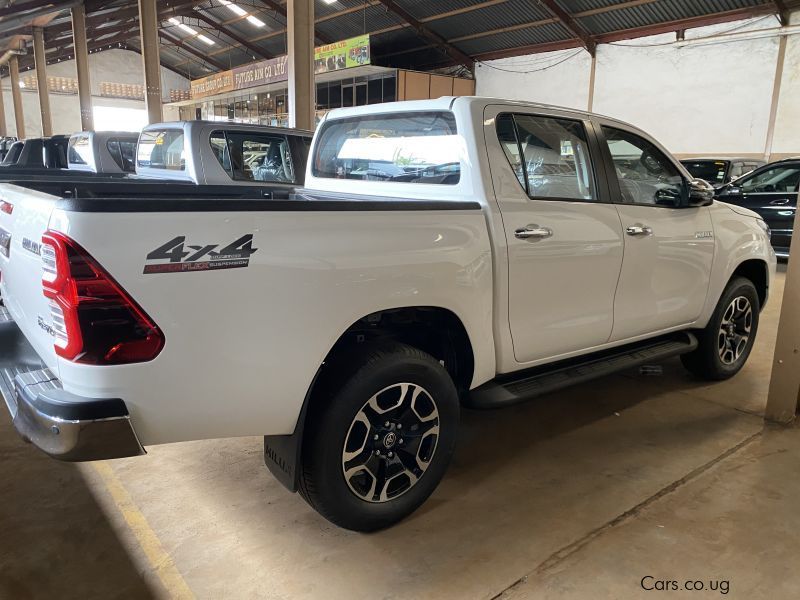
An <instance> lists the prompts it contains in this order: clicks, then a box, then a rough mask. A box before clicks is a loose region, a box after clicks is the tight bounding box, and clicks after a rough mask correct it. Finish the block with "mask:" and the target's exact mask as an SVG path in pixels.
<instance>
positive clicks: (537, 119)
mask: <svg viewBox="0 0 800 600" xmlns="http://www.w3.org/2000/svg"><path fill="white" fill-rule="evenodd" d="M497 135H498V138H499V140H500V144H501V146H502V147H503V150H504V152H505V154H506V158H507V159H508V161H509V164H510V165H511V168H512V169H513V170H514V173H515V174H516V176H517V179H519V181H520V183H521V184H522V186H523V187H524V188H525V191H526V193H527V194H528V196H530V197H531V198H547V199H564V200H596V199H597V196H596V193H595V185H594V174H593V172H592V163H591V159H590V158H589V147H588V143H587V141H586V131H585V130H584V127H583V124H582V123H581V122H579V121H571V120H569V119H558V118H554V117H545V116H534V115H519V114H516V115H513V117H512V116H511V115H500V116H499V117H498V119H497ZM515 146H516V148H515Z"/></svg>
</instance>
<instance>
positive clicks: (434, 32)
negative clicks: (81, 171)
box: [0, 0, 800, 72]
mask: <svg viewBox="0 0 800 600" xmlns="http://www.w3.org/2000/svg"><path fill="white" fill-rule="evenodd" d="M556 2H557V3H558V4H559V6H560V7H561V8H562V9H563V10H564V11H565V12H567V13H568V14H570V15H571V16H572V17H573V19H574V20H575V21H576V22H577V23H578V24H579V25H580V27H581V28H582V29H583V30H585V33H586V34H588V35H589V36H592V37H595V36H599V41H600V42H603V41H604V40H605V41H607V40H612V39H619V38H621V37H627V36H630V35H633V36H636V35H645V34H647V33H648V32H654V31H656V30H655V29H654V28H656V27H657V28H659V29H658V30H659V31H669V27H671V26H674V27H675V29H679V28H684V27H686V26H687V25H692V26H699V25H701V24H703V23H704V22H707V21H704V20H703V19H706V20H710V19H713V20H714V21H717V22H718V21H720V20H733V19H737V18H746V17H748V16H752V15H757V14H765V13H766V12H769V11H771V12H777V9H776V8H775V3H774V2H771V1H769V0H556ZM87 4H88V3H87ZM784 4H787V5H790V6H800V0H784ZM238 5H239V6H240V7H241V8H242V9H244V10H245V11H247V12H248V13H249V14H251V15H253V16H255V17H257V18H258V19H260V20H261V21H263V22H264V24H265V25H264V27H258V26H256V25H254V24H253V23H251V22H248V21H247V20H246V19H245V18H243V17H241V16H237V15H236V14H235V12H234V11H232V10H231V9H230V8H229V7H226V6H223V5H222V4H221V3H220V2H219V0H204V1H202V2H188V1H187V2H183V1H182V0H170V3H169V6H167V4H166V3H165V2H159V8H160V10H161V15H160V16H161V18H162V27H164V28H165V29H167V28H168V29H167V30H168V31H169V33H170V34H171V35H173V36H175V37H177V38H178V39H180V40H181V42H182V43H183V44H186V45H187V46H188V47H190V48H192V49H193V50H194V51H195V52H196V53H199V54H200V56H195V55H192V54H190V53H189V52H188V51H187V50H185V49H180V48H176V47H174V46H163V47H162V56H161V59H162V63H164V64H167V65H170V66H171V67H173V68H174V69H175V70H177V71H181V72H185V71H186V69H187V68H190V67H191V69H192V70H193V71H195V70H198V71H204V70H205V69H204V68H203V65H204V63H207V62H208V61H209V60H210V61H213V62H214V63H218V64H225V65H237V64H241V63H245V62H249V61H251V60H253V57H254V56H256V55H257V54H258V55H262V56H277V55H281V54H284V53H285V52H286V33H285V21H286V19H285V17H284V16H283V15H282V14H281V13H282V12H285V7H286V1H285V0H270V1H261V0H238ZM393 6H397V7H399V8H400V9H401V11H405V13H407V14H408V15H410V16H411V20H412V21H416V22H418V23H415V25H419V27H415V26H409V24H407V23H405V22H404V20H403V18H402V17H401V16H399V15H397V14H395V13H394V12H393V10H392V7H393ZM136 7H137V4H136V2H135V0H111V1H109V2H96V3H95V4H94V8H92V7H91V5H90V7H89V8H88V9H87V10H88V19H89V21H88V25H87V30H88V31H87V32H88V34H89V37H90V46H91V45H92V44H95V46H96V47H99V46H100V45H101V44H102V43H103V42H111V43H112V44H118V43H125V42H127V41H128V40H130V42H131V44H136V43H137V42H136V40H138V27H137V23H136V18H137V16H138V10H137V9H136ZM176 7H177V9H176ZM193 11H195V12H194V14H195V15H196V14H198V13H199V14H202V15H205V20H197V19H196V18H194V17H192V16H191V15H192V13H193ZM315 11H316V15H315V16H316V19H317V25H316V32H317V36H318V40H320V41H323V42H327V41H336V40H341V39H346V38H349V37H353V36H357V35H361V34H363V33H370V34H372V46H373V48H372V49H373V53H372V55H373V62H375V63H376V64H383V65H387V66H400V67H411V68H423V67H424V68H429V67H435V66H445V65H448V64H452V62H453V60H452V58H451V57H449V56H448V55H447V54H446V53H444V52H443V51H442V50H441V49H440V48H439V47H438V45H439V43H440V41H441V40H442V39H443V40H445V41H446V42H447V43H450V44H451V45H452V46H454V47H455V48H457V49H459V50H460V51H462V52H464V53H466V54H468V55H470V56H482V55H487V54H489V55H490V56H498V55H513V54H514V53H528V52H532V51H536V50H537V48H536V46H537V45H541V50H547V49H552V48H553V47H565V46H570V45H575V44H577V43H578V42H577V41H576V36H575V34H574V33H573V32H571V31H570V30H569V28H568V27H565V26H564V25H563V24H562V23H560V22H559V21H558V19H557V16H556V15H555V14H554V13H553V12H551V11H550V10H549V9H548V8H547V7H546V6H545V5H543V4H542V3H541V2H540V1H539V0H336V1H335V2H332V3H330V4H329V3H327V2H324V1H323V0H316V2H315ZM118 13H119V15H120V17H118V18H117V20H116V21H115V15H117V14H118ZM187 15H189V16H187ZM171 16H176V17H177V18H180V19H181V20H183V21H185V22H186V23H188V24H190V26H191V27H193V28H195V29H197V30H198V31H201V32H202V33H203V34H204V35H206V36H208V37H209V38H211V39H213V40H214V41H215V43H214V45H213V46H208V45H206V44H203V42H202V41H200V40H198V39H196V38H192V37H191V36H190V35H187V33H186V32H185V31H182V30H180V29H178V28H176V27H174V26H170V25H169V24H168V22H167V20H168V18H169V17H171ZM698 19H700V20H698ZM687 20H691V21H687ZM128 21H130V28H129V29H126V27H128V26H127V25H125V23H126V22H128ZM93 22H94V27H93V26H92V25H93ZM101 24H102V25H101ZM665 24H667V25H666V26H665ZM101 26H102V28H105V29H108V28H110V29H111V33H108V32H106V33H105V34H102V35H101V34H100V33H98V34H97V35H93V32H94V31H97V32H100V31H102V29H101V28H100V27H101ZM48 31H53V32H56V34H53V35H52V36H51V39H50V40H49V41H48V44H47V46H48V49H49V52H50V54H49V55H48V59H50V58H49V57H50V56H52V57H53V60H55V59H56V57H60V56H63V55H65V54H68V53H69V52H70V51H71V46H70V45H71V31H70V20H69V12H68V11H63V12H61V13H59V14H58V16H57V17H56V18H54V19H53V20H52V22H51V23H50V25H48V29H47V30H46V32H45V35H46V36H48V35H50V34H49V33H48ZM628 31H630V33H626V32H628ZM2 32H3V19H0V37H3V33H2ZM428 32H430V33H428ZM126 36H127V37H126ZM232 36H233V37H232ZM6 37H8V39H9V40H13V39H17V38H15V37H14V36H13V35H9V36H6ZM234 37H238V38H239V39H241V40H245V41H247V45H249V46H251V48H250V49H242V47H240V44H239V43H238V41H237V40H236V39H234ZM22 60H23V62H24V61H27V60H28V57H25V58H24V59H22ZM25 65H27V63H25Z"/></svg>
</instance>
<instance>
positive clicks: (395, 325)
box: [264, 306, 476, 492]
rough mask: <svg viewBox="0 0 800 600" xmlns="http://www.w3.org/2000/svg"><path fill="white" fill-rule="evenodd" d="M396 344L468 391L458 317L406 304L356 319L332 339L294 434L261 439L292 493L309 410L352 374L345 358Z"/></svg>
mask: <svg viewBox="0 0 800 600" xmlns="http://www.w3.org/2000/svg"><path fill="white" fill-rule="evenodd" d="M387 341H395V342H402V343H404V344H407V345H409V346H413V347H415V348H418V349H420V350H422V351H424V352H427V353H428V354H430V355H431V356H433V357H434V358H436V359H437V360H439V361H440V362H441V363H442V364H443V366H444V367H445V369H447V372H448V373H449V374H450V376H451V377H452V378H453V382H454V383H455V385H456V389H457V390H458V391H459V393H461V392H466V391H467V390H469V388H470V385H471V382H472V380H473V376H474V373H475V361H476V357H475V351H474V346H473V343H472V339H471V338H470V335H469V333H468V331H467V328H466V326H465V325H464V322H463V321H462V319H461V318H459V316H458V315H456V313H455V312H453V311H452V310H450V309H447V308H444V307H440V306H405V307H397V308H390V309H384V310H379V311H376V312H372V313H370V314H368V315H364V316H363V317H361V318H359V319H357V320H355V321H354V322H353V323H351V324H350V326H349V327H347V328H346V329H345V330H344V331H343V332H342V333H341V334H340V335H339V337H338V338H337V339H336V341H335V342H334V344H333V345H332V346H331V348H330V350H329V351H328V352H327V354H326V356H325V358H324V360H323V361H322V363H321V364H320V365H319V367H318V368H317V371H316V373H315V375H314V377H313V379H312V381H311V383H310V385H309V387H308V390H307V391H306V395H305V398H304V400H303V405H302V408H301V410H300V414H299V416H298V419H297V424H296V426H295V430H294V432H293V433H292V434H289V435H270V436H264V462H265V463H266V465H267V467H268V468H269V470H270V471H271V472H272V474H273V475H274V476H275V477H276V479H278V481H280V482H281V483H282V484H283V485H284V486H285V487H286V488H288V489H289V490H290V491H292V492H296V491H297V489H298V476H299V471H298V469H299V468H300V464H301V462H300V461H301V453H302V446H303V434H304V431H305V424H306V419H307V417H308V416H309V414H312V413H313V411H314V407H315V406H316V405H318V403H320V402H325V401H326V399H327V398H328V397H329V396H328V394H326V390H330V389H335V387H336V385H338V384H340V383H342V382H343V381H344V380H346V379H347V378H348V377H349V376H350V375H352V368H351V363H350V362H349V360H348V358H349V357H352V356H353V355H354V354H355V353H357V352H359V351H360V348H362V347H366V345H369V344H377V343H380V342H387Z"/></svg>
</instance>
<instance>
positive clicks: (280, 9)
mask: <svg viewBox="0 0 800 600" xmlns="http://www.w3.org/2000/svg"><path fill="white" fill-rule="evenodd" d="M258 1H259V2H260V3H261V4H263V5H264V6H266V7H267V8H268V9H270V10H274V11H275V12H276V13H278V14H279V15H280V16H282V17H283V18H284V20H285V19H286V7H285V6H284V5H283V4H281V3H280V2H275V0H258ZM362 8H363V7H359V9H362ZM285 29H286V28H285V27H284V30H285ZM314 35H315V36H317V39H318V40H319V41H320V42H322V43H323V44H330V43H331V42H332V41H333V40H331V39H330V38H329V37H328V36H327V35H324V34H322V33H320V32H319V31H317V30H316V28H315V29H314Z"/></svg>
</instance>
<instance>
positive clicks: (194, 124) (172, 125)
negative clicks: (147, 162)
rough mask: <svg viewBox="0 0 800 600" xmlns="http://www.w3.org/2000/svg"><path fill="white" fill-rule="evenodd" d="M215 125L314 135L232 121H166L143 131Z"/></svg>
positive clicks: (286, 128) (306, 134)
mask: <svg viewBox="0 0 800 600" xmlns="http://www.w3.org/2000/svg"><path fill="white" fill-rule="evenodd" d="M208 125H213V126H215V127H218V128H220V129H227V130H228V131H260V132H263V133H283V134H286V133H293V134H295V135H299V136H308V137H311V136H313V135H314V132H313V131H308V130H306V129H295V128H292V127H272V126H269V125H248V124H247V123H234V122H231V121H204V120H196V121H165V122H163V123H151V124H150V125H147V126H146V127H144V128H143V129H142V131H152V130H156V129H170V128H172V129H175V128H178V127H179V128H181V129H194V128H197V127H206V126H208Z"/></svg>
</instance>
